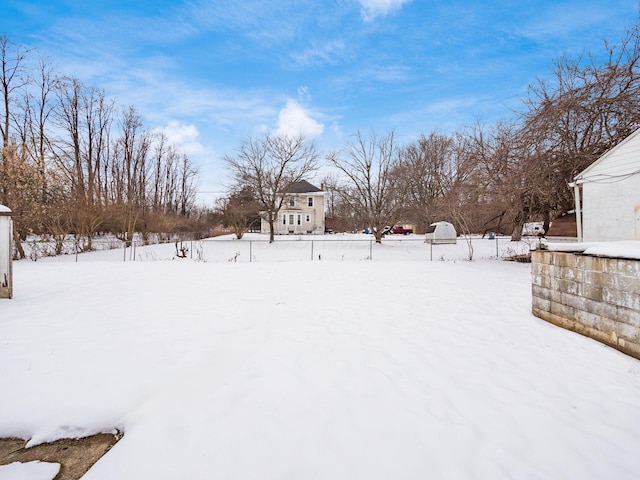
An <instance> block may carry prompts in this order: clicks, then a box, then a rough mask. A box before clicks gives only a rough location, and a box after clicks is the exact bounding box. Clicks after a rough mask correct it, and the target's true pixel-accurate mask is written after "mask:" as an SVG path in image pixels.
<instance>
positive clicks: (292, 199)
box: [289, 197, 296, 223]
mask: <svg viewBox="0 0 640 480" xmlns="http://www.w3.org/2000/svg"><path fill="white" fill-rule="evenodd" d="M289 206H290V207H295V206H296V199H295V198H294V197H291V198H289ZM292 223H293V222H292Z"/></svg>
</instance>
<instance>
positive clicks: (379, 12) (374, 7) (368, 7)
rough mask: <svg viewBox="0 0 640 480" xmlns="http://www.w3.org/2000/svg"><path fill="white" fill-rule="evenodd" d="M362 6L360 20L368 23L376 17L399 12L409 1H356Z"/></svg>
mask: <svg viewBox="0 0 640 480" xmlns="http://www.w3.org/2000/svg"><path fill="white" fill-rule="evenodd" d="M358 1H359V2H360V5H362V10H361V13H362V18H363V20H364V21H365V22H370V21H372V20H374V19H375V18H376V17H384V16H385V15H387V14H389V13H390V12H392V11H393V10H399V9H400V7H402V5H404V4H405V3H408V2H409V1H411V0H358Z"/></svg>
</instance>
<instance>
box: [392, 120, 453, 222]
mask: <svg viewBox="0 0 640 480" xmlns="http://www.w3.org/2000/svg"><path fill="white" fill-rule="evenodd" d="M400 155H401V161H400V164H399V166H398V167H397V174H398V175H401V176H402V178H403V182H404V184H405V185H406V189H407V214H408V216H409V217H410V218H411V219H412V221H413V222H414V223H415V224H416V226H418V228H419V229H420V230H423V231H424V229H426V227H427V226H428V225H429V224H431V223H432V222H433V221H435V220H438V218H436V217H438V216H440V215H442V213H441V212H439V211H438V205H439V199H441V198H442V197H443V196H444V195H445V193H446V188H447V184H448V177H449V176H450V173H451V168H452V164H453V162H454V138H453V137H450V136H448V135H442V134H438V133H437V132H432V133H430V134H429V136H425V135H424V134H422V135H420V137H419V138H418V140H416V141H415V142H413V143H411V144H409V145H408V146H406V147H405V148H403V149H402V151H401V154H400Z"/></svg>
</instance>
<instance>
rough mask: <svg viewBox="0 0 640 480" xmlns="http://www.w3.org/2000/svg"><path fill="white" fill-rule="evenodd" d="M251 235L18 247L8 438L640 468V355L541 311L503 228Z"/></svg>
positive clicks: (192, 468)
mask: <svg viewBox="0 0 640 480" xmlns="http://www.w3.org/2000/svg"><path fill="white" fill-rule="evenodd" d="M333 241H335V240H333ZM247 243H248V240H247V241H246V242H245V241H240V242H236V243H235V244H234V243H232V242H224V241H222V242H221V243H220V244H219V246H216V245H215V241H207V242H202V244H203V245H204V246H203V247H202V249H203V254H202V255H200V256H198V255H194V258H193V259H191V258H190V257H188V258H186V259H173V260H166V261H165V260H164V259H171V258H173V256H174V255H173V253H175V247H174V245H164V246H155V247H144V248H141V249H138V251H137V252H136V255H137V256H136V258H137V261H135V262H131V261H127V262H123V261H122V260H123V256H124V254H126V252H124V251H123V250H115V251H110V252H98V253H90V254H82V255H80V256H79V257H81V258H79V260H78V262H77V263H76V262H75V261H74V260H75V259H74V258H73V256H65V257H59V258H51V259H41V260H39V261H37V262H31V261H20V262H15V263H14V298H13V299H12V300H2V301H0V365H1V367H0V436H18V437H22V438H32V441H31V444H37V443H40V442H45V441H51V440H54V439H58V438H63V437H74V436H83V435H88V434H92V433H96V432H102V431H110V430H112V429H114V428H118V429H120V430H121V431H123V432H124V437H123V438H122V440H120V442H119V443H118V444H116V446H115V447H114V448H113V449H112V450H111V451H110V452H109V453H108V454H107V455H105V456H104V457H103V458H102V459H101V460H100V461H99V462H98V463H97V464H95V465H94V467H93V468H92V469H91V470H90V471H89V472H88V473H87V474H86V475H85V477H84V478H86V479H87V480H97V479H100V480H111V479H142V478H153V479H172V480H175V479H181V478H184V479H212V478H216V479H243V480H244V479H331V480H336V479H345V480H352V479H391V478H393V479H420V480H422V479H425V478H434V479H462V480H465V479H482V480H501V479H505V480H506V479H527V480H535V479H540V480H549V479H553V480H558V479H567V480H568V479H581V480H595V479H603V480H604V479H607V480H609V479H613V478H615V479H617V480H625V479H628V480H631V479H637V478H640V455H638V452H639V451H640V435H638V432H639V431H640V362H638V361H637V360H634V359H632V358H630V357H627V356H625V355H623V354H621V353H619V352H617V351H615V350H613V349H610V348H608V347H605V346H603V345H601V344H599V343H597V342H595V341H593V340H590V339H588V338H584V337H582V336H579V335H577V334H574V333H571V332H568V331H565V330H562V329H559V328H557V327H554V326H552V325H550V324H547V323H545V322H543V321H542V320H539V319H537V318H536V317H534V316H532V315H531V313H530V310H531V276H530V265H527V264H519V263H513V262H504V261H501V260H497V259H496V258H495V256H496V246H495V243H494V242H492V241H488V240H487V241H479V240H478V241H477V243H476V245H475V256H474V258H476V260H474V261H473V262H469V261H465V260H463V259H464V258H465V257H466V253H465V249H466V245H465V244H464V242H459V243H458V245H448V246H444V245H443V246H438V251H437V253H436V254H435V255H434V261H429V254H430V252H429V250H428V249H429V247H428V246H425V244H423V243H421V242H407V243H406V244H404V245H403V244H398V245H396V244H391V243H389V244H386V245H384V244H383V245H382V246H379V245H373V247H370V245H369V244H368V242H360V243H357V242H356V243H354V245H352V246H350V247H345V249H347V250H344V249H343V251H349V250H348V249H352V250H354V253H355V251H356V250H357V254H354V255H350V256H347V254H346V253H342V254H341V255H339V254H337V252H338V251H339V250H340V249H339V248H338V247H337V246H335V247H331V248H333V249H334V251H335V252H336V255H333V257H332V258H331V259H330V258H329V257H330V256H331V255H329V254H328V253H326V254H324V252H323V253H320V255H321V257H322V261H309V260H310V259H311V258H312V257H311V255H310V251H309V250H308V247H309V245H308V244H307V243H306V242H301V245H302V244H304V245H305V246H304V250H303V249H302V247H296V245H295V244H293V245H292V244H291V243H289V244H285V243H282V244H279V245H278V244H276V245H271V246H269V245H266V244H262V243H258V242H256V244H255V245H252V248H254V247H256V245H259V248H260V249H262V250H257V251H256V252H252V253H255V260H256V261H255V262H249V261H248V254H246V255H244V254H242V253H241V255H240V256H239V257H237V261H236V262H234V261H231V262H229V261H227V260H229V259H231V257H232V256H233V254H234V252H237V251H239V249H240V248H243V249H245V248H247V245H246V244H247ZM317 243H320V240H319V241H318V242H317ZM413 244H415V245H416V246H415V247H411V246H410V245H413ZM355 245H359V246H357V247H356V246H355ZM418 245H419V247H418ZM216 248H219V249H226V250H224V252H218V251H217V250H216ZM298 248H299V250H298ZM314 248H319V247H318V246H317V245H314ZM370 248H373V260H374V261H366V260H365V259H366V258H368V252H369V251H370ZM414 248H415V249H417V250H413V249H414ZM504 248H505V249H507V248H508V249H510V251H511V250H515V249H516V246H514V245H511V246H505V247H504ZM287 251H288V256H289V258H291V259H293V260H299V261H283V258H285V259H286V258H287V254H286V253H287ZM318 251H319V250H315V251H314V257H313V258H314V259H315V258H317V255H318V253H317V252H318ZM242 252H245V250H242ZM283 252H284V253H285V255H284V256H283ZM301 252H304V255H302V253H301ZM407 252H409V253H407ZM298 255H299V257H298ZM198 257H199V258H198ZM492 257H493V258H492ZM218 258H219V259H220V260H219V261H216V259H218ZM222 259H224V260H222ZM305 259H306V260H307V261H303V260H305ZM439 259H443V260H445V261H438V260H439ZM347 260H350V261H347ZM375 260H381V261H375ZM9 468H10V467H4V468H3V467H0V478H3V474H4V475H5V477H4V478H9V477H8V475H9V474H10V473H7V472H8V471H9ZM11 468H12V469H15V465H14V466H12V467H11ZM25 468H26V466H25ZM3 472H4V473H3ZM17 478H20V477H17ZM43 478H51V477H43Z"/></svg>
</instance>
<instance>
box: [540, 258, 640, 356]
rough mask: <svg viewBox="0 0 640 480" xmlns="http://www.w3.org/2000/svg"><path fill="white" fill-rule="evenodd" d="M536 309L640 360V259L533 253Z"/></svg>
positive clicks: (550, 320) (541, 314)
mask: <svg viewBox="0 0 640 480" xmlns="http://www.w3.org/2000/svg"><path fill="white" fill-rule="evenodd" d="M531 261H532V277H533V278H532V283H533V286H532V293H533V314H534V315H536V316H537V317H540V318H542V319H543V320H546V321H548V322H551V323H553V324H555V325H558V326H560V327H563V328H566V329H568V330H572V331H575V332H578V333H581V334H582V335H586V336H588V337H591V338H594V339H596V340H598V341H600V342H603V343H605V344H607V345H609V346H611V347H613V348H616V349H618V350H620V351H622V352H624V353H626V354H628V355H631V356H633V357H636V358H639V359H640V260H630V259H619V258H607V257H596V256H590V255H584V254H579V253H578V254H576V253H567V252H553V251H543V250H536V251H534V252H532V255H531Z"/></svg>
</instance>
